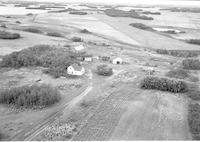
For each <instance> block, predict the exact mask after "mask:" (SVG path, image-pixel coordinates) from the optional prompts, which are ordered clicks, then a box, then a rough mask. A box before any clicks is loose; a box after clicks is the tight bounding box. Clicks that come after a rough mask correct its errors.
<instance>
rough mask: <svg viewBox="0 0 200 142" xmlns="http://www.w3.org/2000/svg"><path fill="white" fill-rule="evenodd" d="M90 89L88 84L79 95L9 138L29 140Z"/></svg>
mask: <svg viewBox="0 0 200 142" xmlns="http://www.w3.org/2000/svg"><path fill="white" fill-rule="evenodd" d="M91 90H92V86H91V85H90V86H88V87H87V88H86V89H85V91H84V92H82V93H81V94H80V95H79V96H77V97H75V98H73V99H72V100H71V101H70V102H67V103H66V104H64V105H61V106H60V107H58V109H56V111H55V112H54V113H52V114H50V115H49V116H47V117H45V118H44V119H42V120H41V121H39V122H38V123H37V124H34V125H32V126H31V127H29V128H27V129H25V130H23V131H21V132H19V133H17V134H15V135H14V136H13V137H12V138H11V139H10V140H12V141H15V140H25V141H30V140H32V139H33V138H34V137H36V136H37V135H38V134H40V133H41V132H42V131H43V130H44V129H45V128H46V127H47V126H48V125H49V124H50V123H52V122H54V121H55V119H56V118H57V117H59V116H60V115H61V114H62V112H63V111H64V110H65V109H66V108H68V109H70V108H71V107H72V106H73V105H75V104H76V103H77V102H79V101H80V100H81V99H82V98H83V97H84V96H86V95H87V94H88V93H89V92H90V91H91Z"/></svg>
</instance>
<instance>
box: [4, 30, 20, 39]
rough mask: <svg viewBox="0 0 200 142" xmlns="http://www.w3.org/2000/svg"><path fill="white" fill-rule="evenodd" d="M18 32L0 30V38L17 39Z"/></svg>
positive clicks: (18, 36)
mask: <svg viewBox="0 0 200 142" xmlns="http://www.w3.org/2000/svg"><path fill="white" fill-rule="evenodd" d="M18 38H20V34H18V33H10V32H5V31H0V39H18Z"/></svg>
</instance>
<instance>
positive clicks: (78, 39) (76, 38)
mask: <svg viewBox="0 0 200 142" xmlns="http://www.w3.org/2000/svg"><path fill="white" fill-rule="evenodd" d="M71 40H72V41H73V42H82V41H83V40H82V39H81V38H80V37H73V38H72V39H71Z"/></svg>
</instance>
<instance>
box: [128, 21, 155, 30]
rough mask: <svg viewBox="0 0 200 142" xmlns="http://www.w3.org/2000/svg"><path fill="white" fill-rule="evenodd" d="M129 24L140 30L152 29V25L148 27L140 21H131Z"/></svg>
mask: <svg viewBox="0 0 200 142" xmlns="http://www.w3.org/2000/svg"><path fill="white" fill-rule="evenodd" d="M129 25H130V26H132V27H135V28H138V29H142V30H147V31H154V30H153V28H152V27H149V26H147V25H144V24H142V23H131V24H129Z"/></svg>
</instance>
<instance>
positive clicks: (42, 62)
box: [0, 45, 79, 77]
mask: <svg viewBox="0 0 200 142" xmlns="http://www.w3.org/2000/svg"><path fill="white" fill-rule="evenodd" d="M77 56H79V54H78V53H72V52H70V51H66V50H65V49H62V48H53V47H51V46H49V45H37V46H34V47H30V48H27V49H23V50H21V51H18V52H13V53H11V54H9V55H5V56H3V57H2V61H1V63H0V65H1V67H12V68H20V67H28V66H42V67H46V68H48V70H47V71H46V73H49V74H50V75H53V76H55V77H59V76H63V74H65V73H66V68H67V67H68V66H69V65H70V64H72V63H74V62H76V61H77Z"/></svg>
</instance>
